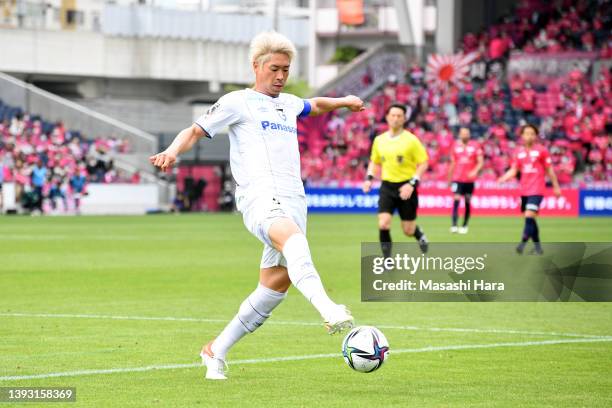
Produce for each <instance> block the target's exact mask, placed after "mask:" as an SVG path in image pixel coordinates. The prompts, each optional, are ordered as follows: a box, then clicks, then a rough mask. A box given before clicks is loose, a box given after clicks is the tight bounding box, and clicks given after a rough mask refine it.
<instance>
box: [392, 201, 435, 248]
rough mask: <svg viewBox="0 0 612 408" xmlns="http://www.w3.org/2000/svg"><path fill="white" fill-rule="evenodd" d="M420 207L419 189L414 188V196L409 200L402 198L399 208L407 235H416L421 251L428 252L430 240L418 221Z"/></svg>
mask: <svg viewBox="0 0 612 408" xmlns="http://www.w3.org/2000/svg"><path fill="white" fill-rule="evenodd" d="M418 207H419V198H418V196H417V191H416V190H414V192H413V193H412V196H411V197H410V198H409V199H408V200H402V203H400V205H399V208H398V210H399V215H400V218H401V220H402V231H403V232H404V234H405V235H406V236H409V237H414V239H416V240H417V241H418V243H419V247H420V248H421V251H422V252H423V253H427V250H428V249H429V241H428V240H427V236H426V235H425V233H424V232H423V229H422V228H421V227H420V226H419V225H417V223H416V218H417V209H418Z"/></svg>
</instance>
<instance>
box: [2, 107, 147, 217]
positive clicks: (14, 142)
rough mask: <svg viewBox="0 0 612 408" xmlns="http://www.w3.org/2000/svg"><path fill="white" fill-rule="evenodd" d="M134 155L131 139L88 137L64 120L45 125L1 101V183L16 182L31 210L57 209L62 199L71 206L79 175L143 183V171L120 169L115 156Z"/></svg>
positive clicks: (95, 179)
mask: <svg viewBox="0 0 612 408" xmlns="http://www.w3.org/2000/svg"><path fill="white" fill-rule="evenodd" d="M128 151H129V145H128V143H127V141H126V140H122V139H118V138H114V137H109V138H105V137H96V138H94V139H88V138H87V137H86V136H85V135H83V134H81V133H80V132H78V131H71V130H68V129H66V128H65V126H64V125H63V123H62V122H56V123H52V122H48V121H45V120H44V119H43V118H41V117H39V116H36V115H31V114H29V113H27V112H24V111H23V110H22V109H20V108H16V107H11V106H8V105H6V104H4V103H2V101H0V170H2V178H1V179H2V180H3V181H4V182H14V183H15V190H16V196H17V197H16V198H17V202H19V203H21V205H22V206H23V207H24V208H25V209H26V210H34V209H40V210H41V211H43V210H44V209H45V208H47V209H48V208H49V207H52V208H55V204H56V202H55V201H56V200H55V199H56V198H62V199H63V201H64V203H66V200H67V195H69V194H72V193H73V191H72V190H73V188H72V187H73V183H71V180H72V179H73V177H74V176H80V175H83V176H85V180H86V183H90V182H91V183H116V182H121V183H126V182H127V183H139V182H140V174H139V173H138V172H135V173H133V174H127V173H124V172H122V171H120V170H118V169H116V168H115V166H114V163H113V160H114V159H113V158H114V156H115V155H116V154H121V153H127V152H128ZM46 198H48V199H49V200H48V202H46V203H44V199H46ZM64 207H65V208H67V205H66V204H64Z"/></svg>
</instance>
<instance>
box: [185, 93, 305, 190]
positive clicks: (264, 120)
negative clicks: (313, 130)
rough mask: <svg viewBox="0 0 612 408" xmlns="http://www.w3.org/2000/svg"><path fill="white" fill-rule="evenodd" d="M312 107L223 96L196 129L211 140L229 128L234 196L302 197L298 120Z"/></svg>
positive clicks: (280, 99) (254, 96) (258, 96)
mask: <svg viewBox="0 0 612 408" xmlns="http://www.w3.org/2000/svg"><path fill="white" fill-rule="evenodd" d="M309 113H310V103H309V102H308V101H307V100H304V99H300V98H298V97H297V96H294V95H291V94H286V93H281V94H280V95H279V96H277V97H276V98H273V97H271V96H268V95H265V94H263V93H260V92H257V91H254V90H252V89H244V90H241V91H234V92H230V93H228V94H227V95H224V96H223V97H221V98H220V99H219V101H217V103H215V104H214V105H213V106H212V107H210V109H208V111H207V112H206V113H205V114H204V115H202V116H201V117H200V118H198V120H196V122H195V123H196V124H197V125H198V126H200V127H201V128H202V129H203V130H204V131H205V132H206V133H207V134H208V136H209V137H214V135H215V134H216V133H217V132H219V131H220V130H222V129H223V128H224V127H225V126H229V137H230V165H231V168H232V175H233V177H234V180H235V181H236V184H237V188H236V193H237V194H238V193H242V194H248V195H251V196H252V195H259V194H261V193H271V194H274V195H278V196H295V195H301V196H304V195H305V194H304V185H303V183H302V178H301V171H300V152H299V148H298V141H297V117H298V116H300V117H301V116H307V115H308V114H309Z"/></svg>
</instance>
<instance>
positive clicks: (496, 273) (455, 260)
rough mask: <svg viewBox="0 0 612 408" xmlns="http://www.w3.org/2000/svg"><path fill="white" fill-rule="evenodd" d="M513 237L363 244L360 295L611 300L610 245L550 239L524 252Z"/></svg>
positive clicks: (421, 298)
mask: <svg viewBox="0 0 612 408" xmlns="http://www.w3.org/2000/svg"><path fill="white" fill-rule="evenodd" d="M515 246H516V245H515V244H510V243H489V244H480V243H479V244H474V243H463V244H455V243H452V244H451V243H438V244H435V243H432V244H431V245H430V250H429V252H428V253H427V254H421V252H420V250H419V248H418V246H417V245H416V244H412V243H394V244H393V254H392V256H390V257H387V258H385V257H383V256H382V255H381V251H380V244H379V243H363V244H362V247H361V298H362V300H363V301H391V302H398V301H428V302H430V301H612V243H576V242H573V243H549V244H545V245H544V255H536V254H532V253H530V252H529V251H528V250H527V251H525V253H524V254H523V255H519V254H517V253H516V251H515Z"/></svg>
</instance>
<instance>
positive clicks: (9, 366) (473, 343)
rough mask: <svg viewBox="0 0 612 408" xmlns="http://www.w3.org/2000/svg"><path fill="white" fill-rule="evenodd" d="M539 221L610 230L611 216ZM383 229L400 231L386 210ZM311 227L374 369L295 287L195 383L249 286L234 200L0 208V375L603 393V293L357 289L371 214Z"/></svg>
mask: <svg viewBox="0 0 612 408" xmlns="http://www.w3.org/2000/svg"><path fill="white" fill-rule="evenodd" d="M396 222H397V220H396ZM419 224H420V225H421V226H422V227H423V228H424V230H425V232H426V233H427V235H428V237H429V238H430V240H431V241H432V245H435V242H449V241H450V242H453V241H455V242H464V241H470V242H487V241H497V242H499V241H502V242H515V241H516V240H517V239H518V237H519V236H520V233H521V229H522V221H521V220H520V219H519V218H518V217H517V218H475V219H473V221H472V223H471V226H470V233H469V234H468V235H466V236H458V235H452V236H451V235H450V234H449V233H448V226H449V219H448V218H447V217H444V218H441V217H422V218H421V219H420V220H419ZM540 229H541V236H542V239H543V240H544V241H610V239H611V238H612V235H611V231H612V219H610V218H582V219H565V218H544V219H541V220H540ZM392 233H393V236H394V238H395V239H397V240H406V238H405V237H400V232H399V223H396V224H395V225H394V230H393V231H392ZM308 237H309V240H310V243H311V249H312V253H313V258H314V261H315V264H316V265H317V267H318V269H319V271H320V273H321V275H322V277H323V281H324V284H325V285H326V287H327V288H328V290H329V293H330V295H331V296H332V297H333V298H334V300H336V301H338V302H341V303H345V304H347V305H349V306H350V308H351V310H352V312H353V314H354V316H355V317H356V319H357V323H358V324H372V325H376V326H379V327H381V328H382V330H383V331H384V333H385V334H386V336H387V338H388V339H389V342H390V345H391V355H390V358H389V360H388V361H387V362H386V363H385V365H384V366H383V367H382V368H381V369H380V370H379V371H377V372H375V373H371V374H360V373H357V372H353V371H352V370H350V369H349V368H348V367H347V366H346V365H345V363H344V361H343V360H342V357H341V353H340V343H341V340H342V337H335V336H334V337H332V336H328V335H326V334H325V332H324V329H323V328H322V326H321V325H320V324H319V320H320V319H319V317H318V315H317V313H316V311H315V310H314V309H313V308H312V307H311V306H310V305H309V304H308V303H307V301H306V300H305V299H304V298H303V297H302V296H301V295H300V294H299V293H298V292H297V291H296V290H295V289H293V288H292V289H290V291H289V296H288V298H287V300H286V301H285V302H284V303H283V304H281V305H280V306H279V308H278V309H277V310H276V311H275V312H274V313H273V316H272V317H271V318H270V320H269V321H268V323H266V324H265V325H264V326H263V327H262V328H261V329H260V330H258V331H257V332H256V333H254V334H252V335H250V336H248V337H246V338H244V339H243V341H241V342H240V343H239V344H238V345H237V346H236V347H235V348H234V349H233V350H232V351H231V352H230V354H229V356H228V359H229V363H230V372H229V374H230V380H229V381H226V382H208V381H204V378H203V374H204V370H203V368H202V367H200V366H198V365H197V364H198V363H199V357H198V353H199V351H200V348H201V346H202V344H203V343H205V342H207V341H208V340H209V339H211V338H212V337H213V336H215V335H216V334H217V333H218V332H219V331H220V330H221V329H222V327H223V326H224V324H225V322H226V321H228V320H229V319H230V318H231V317H232V316H233V314H234V313H235V312H236V310H237V308H238V305H239V304H240V302H241V301H242V300H243V299H244V297H245V296H246V295H247V294H248V293H250V291H251V290H252V289H253V288H254V287H255V285H256V283H257V275H258V268H259V259H260V255H261V244H260V243H259V242H258V241H257V240H256V239H255V238H253V237H252V236H251V235H250V234H249V233H248V232H247V231H246V229H245V228H244V227H243V225H242V220H241V217H240V216H238V215H219V214H203V215H186V216H183V215H181V216H149V217H80V218H79V217H49V218H25V217H14V218H10V217H0V387H6V386H41V387H42V386H44V387H48V386H49V387H50V386H72V387H76V388H77V403H76V404H75V403H69V404H52V406H68V407H81V406H83V407H155V406H159V407H196V406H202V407H208V406H210V407H245V406H248V407H249V408H251V407H276V406H283V407H345V406H346V407H360V406H364V407H366V406H368V407H371V406H384V407H388V406H389V407H412V406H414V407H467V406H470V407H491V406H503V407H563V406H567V407H610V406H612V342H611V341H609V340H612V304H606V303H584V304H581V303H565V304H555V303H361V302H360V294H359V282H360V280H359V264H360V263H359V262H360V261H359V251H360V243H361V242H362V241H375V240H377V230H376V218H375V216H373V215H363V216H337V215H311V216H310V217H309V231H308ZM128 317H129V318H128ZM457 329H468V330H457ZM596 336H608V337H607V338H604V339H603V340H602V339H601V337H596ZM605 340H608V341H605ZM394 350H396V351H397V350H399V351H402V352H401V353H396V354H394V353H393V351H394ZM321 354H323V355H329V354H332V355H333V356H318V357H317V356H316V355H321ZM280 357H288V358H287V359H285V360H281V361H278V360H276V359H277V358H280ZM260 359H261V360H262V361H259V362H258V361H254V360H260ZM232 362H234V363H233V364H232ZM53 373H68V375H66V376H59V377H53V376H49V374H53ZM31 376H39V377H37V378H32V377H31ZM14 377H18V379H14ZM20 377H26V378H21V379H19V378H20ZM11 378H13V379H11ZM5 405H6V406H8V405H7V404H4V405H3V404H1V403H0V406H5ZM26 405H27V406H49V405H48V404H40V405H38V404H26ZM19 406H23V405H21V404H20V405H19Z"/></svg>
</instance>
